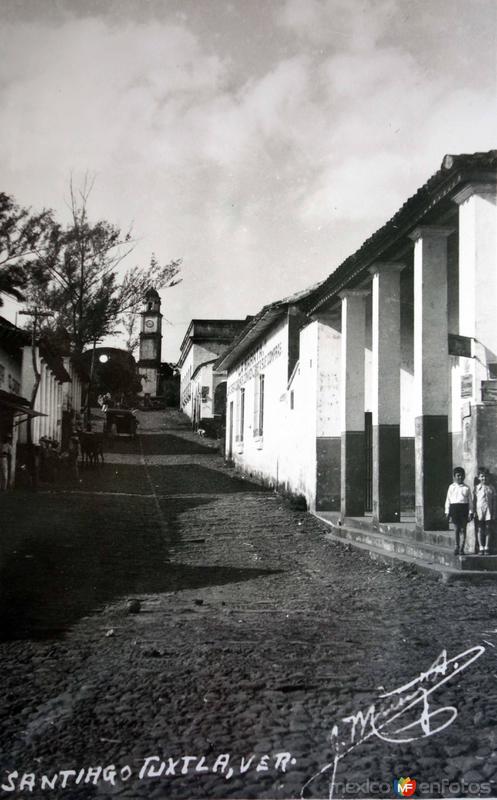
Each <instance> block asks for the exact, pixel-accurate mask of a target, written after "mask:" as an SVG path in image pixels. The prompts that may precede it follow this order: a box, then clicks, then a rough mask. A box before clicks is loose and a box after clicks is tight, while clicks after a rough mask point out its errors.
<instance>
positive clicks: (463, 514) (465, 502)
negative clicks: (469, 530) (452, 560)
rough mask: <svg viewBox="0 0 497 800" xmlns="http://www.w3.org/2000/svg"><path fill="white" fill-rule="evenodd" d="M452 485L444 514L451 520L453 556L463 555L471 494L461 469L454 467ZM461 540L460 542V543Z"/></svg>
mask: <svg viewBox="0 0 497 800" xmlns="http://www.w3.org/2000/svg"><path fill="white" fill-rule="evenodd" d="M453 475H454V483H451V484H450V486H449V488H448V491H447V499H446V500H445V514H446V516H447V517H448V518H449V519H450V520H452V522H453V524H454V528H455V534H456V549H455V550H454V555H455V556H458V555H461V556H463V555H464V547H465V545H466V525H467V524H468V520H469V519H471V517H472V512H471V511H470V508H471V505H470V504H471V492H470V489H469V486H467V485H466V484H465V483H464V478H465V477H466V473H465V471H464V469H463V468H462V467H456V468H455V469H454V472H453ZM461 539H462V541H461Z"/></svg>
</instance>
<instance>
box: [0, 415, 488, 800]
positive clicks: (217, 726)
mask: <svg viewBox="0 0 497 800" xmlns="http://www.w3.org/2000/svg"><path fill="white" fill-rule="evenodd" d="M139 431H140V435H139V436H138V437H137V438H136V440H134V441H132V440H129V439H124V438H121V439H119V440H117V441H116V442H115V443H113V445H112V446H111V449H110V450H109V452H106V454H105V463H104V464H103V465H102V466H94V467H87V468H84V469H82V470H81V482H80V483H79V484H71V483H69V482H68V483H67V484H63V485H62V486H61V487H59V488H57V489H54V488H48V487H42V488H41V489H40V491H38V493H37V494H36V495H33V494H31V495H27V494H22V493H11V494H6V495H5V496H0V514H1V542H0V548H1V550H0V552H1V592H2V603H1V612H0V613H1V631H2V643H1V657H2V679H3V680H2V693H1V704H2V725H1V741H0V746H1V755H0V763H1V776H0V777H1V780H0V784H1V790H0V797H23V798H27V797H30V798H41V797H61V798H70V799H71V800H72V798H97V797H98V798H100V797H122V798H164V799H165V798H185V800H186V799H187V798H204V797H219V798H221V797H233V798H281V799H282V800H284V799H286V798H295V797H299V796H300V793H301V792H302V790H303V789H304V787H306V788H305V790H304V796H305V797H309V798H323V797H328V794H329V791H330V781H331V778H332V770H331V769H328V770H326V771H324V772H323V774H321V775H319V774H318V773H319V772H320V770H321V769H322V768H323V767H325V766H326V765H329V764H332V763H333V759H334V757H335V755H337V760H336V767H337V768H336V774H335V784H336V785H335V796H336V797H368V796H370V797H394V790H393V780H394V779H395V778H399V777H402V776H404V777H405V776H410V777H413V778H415V779H416V780H417V781H418V791H417V793H416V796H421V797H422V796H425V797H442V796H471V795H475V796H478V795H480V796H486V797H490V796H496V795H497V728H496V722H497V694H496V687H497V632H496V633H495V634H492V631H494V629H496V628H497V626H496V621H495V610H494V606H495V604H496V602H497V589H496V588H494V585H493V584H483V585H468V584H464V583H454V584H448V585H444V584H442V583H440V582H437V581H434V580H429V579H428V578H426V577H424V576H421V575H419V574H417V573H415V572H413V571H411V569H410V568H409V567H407V566H394V567H387V566H385V565H383V564H382V563H378V562H375V561H373V560H371V559H370V558H369V557H368V555H367V554H366V553H363V552H358V551H355V550H353V549H351V548H350V547H349V546H347V545H342V544H337V543H335V542H332V541H331V540H330V539H329V538H327V534H326V528H325V526H324V525H323V524H322V523H321V522H319V520H317V519H315V518H314V517H312V516H311V515H310V514H305V513H303V512H299V511H295V510H292V509H291V508H290V506H289V505H288V503H287V502H286V501H284V500H283V499H282V498H281V497H280V496H278V495H276V494H274V493H273V492H271V491H267V490H265V489H264V488H263V487H261V486H259V485H256V484H255V483H252V482H250V480H248V479H242V478H241V477H240V476H238V475H236V474H235V473H234V472H233V470H231V469H230V468H228V467H226V466H225V465H224V462H223V460H222V458H221V457H220V456H219V454H218V453H217V451H216V449H215V448H214V447H213V446H212V445H211V444H210V443H209V442H208V441H207V440H205V439H202V438H200V437H198V436H195V435H194V434H192V433H191V432H190V431H189V429H188V428H187V427H186V426H185V425H184V423H183V421H182V419H181V417H180V416H179V414H177V413H175V412H167V414H164V412H149V413H147V414H146V413H143V414H141V415H140V427H139ZM130 601H137V602H135V603H133V602H130ZM133 612H135V613H133ZM478 646H481V648H482V649H481V651H480V650H474V651H473V650H472V652H471V653H466V652H465V651H467V650H469V649H470V648H471V649H472V648H477V647H478ZM494 648H495V649H494ZM444 649H446V651H447V662H444V661H443V659H439V661H438V662H437V665H436V666H434V667H433V668H432V669H431V671H430V667H432V665H433V664H434V662H435V661H436V660H437V658H438V657H439V656H440V654H441V652H442V651H443V650H444ZM451 659H454V661H451ZM471 659H474V660H473V661H472V663H470V662H471ZM466 665H467V668H465V666H466ZM420 676H421V678H420ZM416 678H418V683H416V684H415V683H414V681H415V679H416ZM446 678H447V680H446V681H445V679H446ZM448 678H450V680H448ZM410 682H413V683H412V685H411V686H409V687H408V688H407V687H405V684H408V683H410ZM399 687H405V690H404V692H402V693H394V695H393V696H391V697H389V698H385V697H383V698H381V695H382V694H383V695H384V694H385V693H387V692H393V691H394V690H395V689H397V688H399ZM425 692H430V694H428V695H426V697H425V703H424V704H423V703H422V702H417V703H416V704H415V703H414V700H416V699H417V700H418V701H421V700H422V698H423V696H424V695H425ZM371 704H375V713H372V714H371V713H370V714H369V716H368V715H367V712H368V708H369V707H370V706H371ZM451 708H452V709H455V711H451V710H450V709H451ZM442 709H444V710H443V711H442ZM359 712H363V715H364V716H363V718H362V719H361V718H359V717H355V719H353V720H350V719H349V721H348V722H346V721H344V718H347V717H349V718H350V717H351V716H352V715H357V714H358V713H359ZM435 712H438V713H435ZM452 719H453V721H452V722H451V720H452ZM335 725H336V726H337V727H336V729H335V732H334V733H332V732H333V728H334V726H335ZM439 728H440V729H442V728H443V730H440V732H438V733H435V734H434V735H428V734H429V733H432V732H434V731H436V730H437V729H439ZM400 729H403V731H402V732H400V733H399V730H400ZM382 737H383V738H382ZM399 739H404V740H406V741H404V742H403V743H399V741H398V740H399ZM389 740H395V741H389ZM409 740H412V741H409ZM228 754H229V757H228ZM338 756H339V757H338ZM187 757H191V758H189V759H188V758H187ZM203 757H205V758H204V760H202V758H203ZM147 759H149V760H148V761H147ZM100 767H101V768H102V769H101V770H100V769H99V768H100ZM63 771H66V772H63ZM71 771H73V772H71ZM316 775H317V777H316V778H315V780H312V781H311V782H310V783H308V782H309V781H310V779H312V778H313V776H316ZM23 776H24V777H23ZM366 781H369V782H370V783H369V784H368V785H367V787H366V788H365V782H366ZM494 781H495V782H494ZM345 782H349V786H348V787H347V786H344V784H345ZM371 782H373V783H372V784H371ZM428 782H432V783H433V784H434V786H432V787H431V789H430V791H426V792H425V793H423V792H422V791H419V784H421V783H428ZM463 782H464V785H463ZM307 783H308V785H307V786H306V784H307ZM477 784H478V787H477V788H475V787H476V786H477ZM468 786H469V789H468ZM451 787H452V788H451ZM471 787H472V788H471Z"/></svg>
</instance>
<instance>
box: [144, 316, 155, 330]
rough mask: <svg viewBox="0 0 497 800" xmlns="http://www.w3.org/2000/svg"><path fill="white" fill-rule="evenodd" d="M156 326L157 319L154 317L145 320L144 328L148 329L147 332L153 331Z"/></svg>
mask: <svg viewBox="0 0 497 800" xmlns="http://www.w3.org/2000/svg"><path fill="white" fill-rule="evenodd" d="M156 327H157V320H156V319H151V318H150V317H149V318H148V319H146V320H145V330H146V331H148V333H151V332H152V331H155V330H156Z"/></svg>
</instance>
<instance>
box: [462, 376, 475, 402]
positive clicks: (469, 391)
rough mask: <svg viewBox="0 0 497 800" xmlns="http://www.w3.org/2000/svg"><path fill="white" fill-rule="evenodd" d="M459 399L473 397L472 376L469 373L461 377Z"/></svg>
mask: <svg viewBox="0 0 497 800" xmlns="http://www.w3.org/2000/svg"><path fill="white" fill-rule="evenodd" d="M461 397H473V376H472V375H471V373H470V372H468V373H465V374H464V375H461Z"/></svg>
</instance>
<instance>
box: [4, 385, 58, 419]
mask: <svg viewBox="0 0 497 800" xmlns="http://www.w3.org/2000/svg"><path fill="white" fill-rule="evenodd" d="M2 407H3V408H8V409H9V411H12V412H13V413H14V414H26V415H27V416H28V417H46V416H48V415H47V414H42V413H41V412H40V411H33V409H32V408H30V407H29V400H26V398H25V397H21V395H19V394H14V393H13V392H6V391H4V390H3V389H0V408H2Z"/></svg>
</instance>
